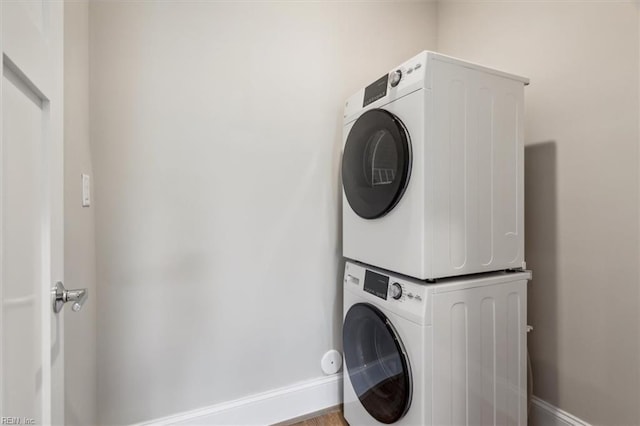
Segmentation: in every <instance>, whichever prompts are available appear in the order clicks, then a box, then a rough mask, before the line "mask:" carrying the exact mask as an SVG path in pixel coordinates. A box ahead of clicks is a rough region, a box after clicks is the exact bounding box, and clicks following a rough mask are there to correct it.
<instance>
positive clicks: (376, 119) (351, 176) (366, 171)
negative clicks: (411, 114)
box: [342, 109, 411, 219]
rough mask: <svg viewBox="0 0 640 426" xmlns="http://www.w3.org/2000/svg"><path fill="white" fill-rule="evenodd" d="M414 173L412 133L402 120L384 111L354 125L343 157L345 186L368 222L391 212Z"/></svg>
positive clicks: (367, 114) (374, 111) (363, 117)
mask: <svg viewBox="0 0 640 426" xmlns="http://www.w3.org/2000/svg"><path fill="white" fill-rule="evenodd" d="M410 174H411V144H410V139H409V134H408V132H407V130H406V128H405V126H404V124H402V122H401V121H400V119H399V118H398V117H396V116H395V115H393V114H391V113H390V112H388V111H385V110H382V109H372V110H369V111H367V112H365V113H364V114H362V115H361V116H360V117H359V118H358V119H357V120H356V122H355V123H354V124H353V127H352V128H351V131H350V132H349V135H348V136H347V141H346V143H345V146H344V155H343V157H342V185H343V186H344V192H345V195H346V197H347V201H348V202H349V205H350V206H351V208H352V209H353V211H354V212H355V213H356V214H357V215H358V216H360V217H362V218H365V219H375V218H378V217H381V216H384V215H385V214H387V213H388V212H390V211H391V210H392V209H393V208H394V207H395V206H396V204H398V202H399V201H400V199H401V198H402V194H404V190H405V188H406V187H407V184H408V182H409V175H410Z"/></svg>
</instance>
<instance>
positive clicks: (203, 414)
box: [137, 373, 342, 426]
mask: <svg viewBox="0 0 640 426" xmlns="http://www.w3.org/2000/svg"><path fill="white" fill-rule="evenodd" d="M339 404H342V373H338V374H333V375H331V376H323V377H319V378H317V379H312V380H309V381H306V382H301V383H296V384H294V385H291V386H286V387H283V388H279V389H274V390H272V391H268V392H264V393H260V394H255V395H251V396H248V397H246V398H241V399H237V400H235V401H229V402H223V403H221V404H216V405H212V406H209V407H203V408H199V409H196V410H191V411H185V412H183V413H178V414H175V415H172V416H168V417H163V418H159V419H155V420H149V421H146V422H143V423H139V424H138V425H137V426H151V425H153V426H163V425H192V426H195V425H199V426H204V425H269V424H275V423H280V422H284V421H287V420H290V419H295V418H298V417H302V416H305V415H307V414H309V413H314V412H317V411H321V410H325V409H327V408H329V407H333V406H336V405H339Z"/></svg>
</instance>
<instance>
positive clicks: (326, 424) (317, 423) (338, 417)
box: [291, 410, 349, 426]
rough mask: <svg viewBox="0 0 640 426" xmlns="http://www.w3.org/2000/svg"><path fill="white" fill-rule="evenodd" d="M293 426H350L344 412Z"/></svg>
mask: <svg viewBox="0 0 640 426" xmlns="http://www.w3.org/2000/svg"><path fill="white" fill-rule="evenodd" d="M291 426H349V423H347V421H346V420H345V419H344V417H342V411H340V410H336V411H332V412H330V413H325V414H323V415H321V416H318V417H314V418H311V419H308V420H304V421H301V422H298V423H294V424H292V425H291Z"/></svg>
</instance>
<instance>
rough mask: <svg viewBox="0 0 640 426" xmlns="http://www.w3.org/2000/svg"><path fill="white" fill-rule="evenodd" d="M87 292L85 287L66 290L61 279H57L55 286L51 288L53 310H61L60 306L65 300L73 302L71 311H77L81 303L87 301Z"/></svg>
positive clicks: (80, 307) (56, 311)
mask: <svg viewBox="0 0 640 426" xmlns="http://www.w3.org/2000/svg"><path fill="white" fill-rule="evenodd" d="M88 296H89V292H88V291H87V289H86V288H80V289H77V290H67V289H66V288H64V284H62V281H58V282H57V283H56V286H55V287H54V288H52V289H51V297H52V299H53V312H55V313H56V314H57V313H58V312H60V311H61V310H62V307H63V306H64V304H65V303H67V302H73V305H71V309H72V310H73V312H78V311H79V310H80V309H82V305H84V302H86V301H87V297H88Z"/></svg>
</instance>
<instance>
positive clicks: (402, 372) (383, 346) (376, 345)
mask: <svg viewBox="0 0 640 426" xmlns="http://www.w3.org/2000/svg"><path fill="white" fill-rule="evenodd" d="M342 336H343V347H344V358H345V364H346V366H347V373H348V374H349V379H350V380H351V385H352V386H353V389H354V391H355V393H356V395H357V396H358V399H360V402H361V403H362V405H363V406H364V408H365V409H366V410H367V411H368V412H369V414H371V416H372V417H373V418H375V419H376V420H377V421H379V422H381V423H386V424H390V423H394V422H396V421H398V420H400V419H401V418H402V417H403V416H404V415H405V414H406V413H407V411H408V410H409V406H410V405H411V392H412V385H411V371H410V367H409V360H408V359H407V355H406V352H405V350H404V347H403V345H402V342H401V341H400V338H399V337H398V334H397V332H396V330H395V329H394V328H393V326H392V325H391V322H390V321H389V319H388V318H387V317H386V316H385V315H384V314H383V313H382V312H380V310H379V309H377V308H375V307H374V306H372V305H369V304H367V303H358V304H356V305H353V306H352V307H351V309H349V312H347V315H346V316H345V320H344V326H343V334H342Z"/></svg>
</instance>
